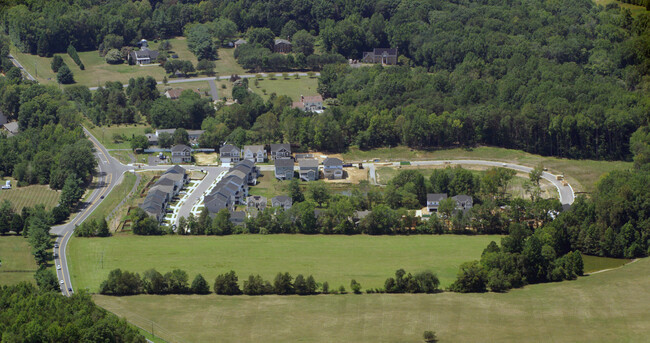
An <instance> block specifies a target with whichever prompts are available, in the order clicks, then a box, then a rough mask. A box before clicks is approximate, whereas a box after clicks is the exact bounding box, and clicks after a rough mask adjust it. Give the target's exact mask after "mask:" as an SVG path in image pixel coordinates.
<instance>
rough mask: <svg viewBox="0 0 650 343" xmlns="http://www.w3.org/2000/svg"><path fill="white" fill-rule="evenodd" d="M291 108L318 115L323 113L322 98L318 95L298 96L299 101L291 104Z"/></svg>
mask: <svg viewBox="0 0 650 343" xmlns="http://www.w3.org/2000/svg"><path fill="white" fill-rule="evenodd" d="M291 107H292V108H297V109H300V110H303V111H308V112H317V113H320V112H322V111H323V97H322V96H320V95H314V96H302V95H301V96H300V101H297V102H294V103H292V104H291Z"/></svg>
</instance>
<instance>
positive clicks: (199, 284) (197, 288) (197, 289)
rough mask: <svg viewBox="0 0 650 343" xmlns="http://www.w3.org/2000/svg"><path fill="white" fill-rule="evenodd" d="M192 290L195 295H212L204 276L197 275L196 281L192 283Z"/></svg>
mask: <svg viewBox="0 0 650 343" xmlns="http://www.w3.org/2000/svg"><path fill="white" fill-rule="evenodd" d="M190 290H191V291H192V293H194V294H208V293H210V285H208V282H207V281H205V279H204V278H203V275H201V274H197V275H196V277H195V278H194V281H192V286H191V287H190Z"/></svg>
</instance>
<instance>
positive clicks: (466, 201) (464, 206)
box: [451, 194, 474, 211]
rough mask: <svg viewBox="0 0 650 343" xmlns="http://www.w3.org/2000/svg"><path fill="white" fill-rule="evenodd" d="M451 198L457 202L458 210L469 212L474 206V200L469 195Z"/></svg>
mask: <svg viewBox="0 0 650 343" xmlns="http://www.w3.org/2000/svg"><path fill="white" fill-rule="evenodd" d="M451 198H452V199H454V200H456V209H457V210H463V211H464V210H469V209H470V208H472V206H473V205H474V199H472V197H471V196H469V195H464V194H459V195H456V196H453V197H451Z"/></svg>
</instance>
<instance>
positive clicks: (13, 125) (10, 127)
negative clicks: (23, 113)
mask: <svg viewBox="0 0 650 343" xmlns="http://www.w3.org/2000/svg"><path fill="white" fill-rule="evenodd" d="M2 131H4V132H6V133H7V137H11V136H15V135H17V134H18V133H20V128H19V127H18V122H17V121H12V122H8V123H5V124H3V125H2Z"/></svg>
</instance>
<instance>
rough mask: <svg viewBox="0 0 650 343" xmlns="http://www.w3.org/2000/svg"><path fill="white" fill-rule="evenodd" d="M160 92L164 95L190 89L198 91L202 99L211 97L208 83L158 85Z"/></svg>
mask: <svg viewBox="0 0 650 343" xmlns="http://www.w3.org/2000/svg"><path fill="white" fill-rule="evenodd" d="M158 89H159V90H160V92H162V93H164V92H165V91H167V90H170V89H182V90H186V89H190V90H198V91H199V94H200V95H201V97H204V98H207V97H210V96H211V95H210V84H208V81H191V82H181V83H168V84H167V85H158Z"/></svg>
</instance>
